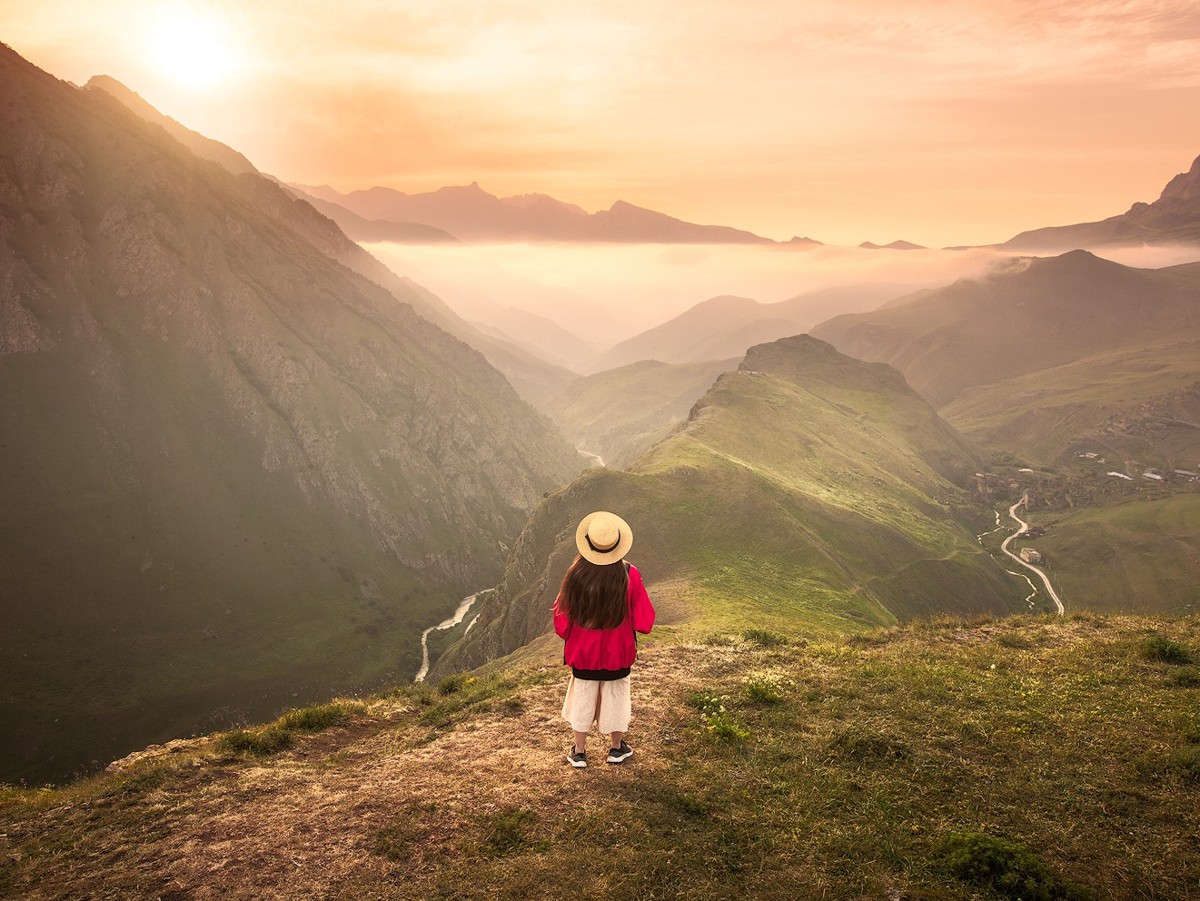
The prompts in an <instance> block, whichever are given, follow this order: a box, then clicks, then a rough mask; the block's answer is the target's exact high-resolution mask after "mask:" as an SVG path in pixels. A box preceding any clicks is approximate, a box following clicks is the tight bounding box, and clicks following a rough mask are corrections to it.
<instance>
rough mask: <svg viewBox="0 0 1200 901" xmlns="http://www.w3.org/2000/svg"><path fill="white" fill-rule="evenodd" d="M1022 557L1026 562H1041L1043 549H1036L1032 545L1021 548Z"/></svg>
mask: <svg viewBox="0 0 1200 901" xmlns="http://www.w3.org/2000/svg"><path fill="white" fill-rule="evenodd" d="M1021 559H1022V560H1024V561H1025V562H1026V563H1035V564H1040V563H1041V562H1042V554H1041V551H1035V550H1034V549H1033V548H1031V547H1023V548H1021Z"/></svg>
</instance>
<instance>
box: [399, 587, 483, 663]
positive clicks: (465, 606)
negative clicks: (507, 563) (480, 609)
mask: <svg viewBox="0 0 1200 901" xmlns="http://www.w3.org/2000/svg"><path fill="white" fill-rule="evenodd" d="M486 590H488V589H484V591H486ZM481 594H483V591H477V592H475V593H474V594H469V595H467V596H466V597H465V598H463V599H462V603H460V604H459V605H458V607H457V608H456V609H455V611H454V613H453V614H451V615H450V616H449V617H447V618H446V619H444V620H442V621H441V622H440V623H438V624H437V625H436V626H430V627H429V628H428V629H426V630H425V631H424V632H422V633H421V668H420V669H419V670H417V674H416V676H414V677H413V681H414V682H424V681H425V677H426V676H427V675H429V633H430V632H444V631H446V630H447V629H453V628H454V627H455V626H457V625H458V624H459V623H461V622H462V621H463V618H464V617H465V616H466V615H467V614H468V613H470V612H471V606H472V605H473V604H474V603H475V601H476V600H477V599H478V598H479V596H480V595H481ZM471 625H475V622H474V620H472V621H471Z"/></svg>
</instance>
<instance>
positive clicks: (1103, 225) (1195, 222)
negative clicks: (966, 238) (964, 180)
mask: <svg viewBox="0 0 1200 901" xmlns="http://www.w3.org/2000/svg"><path fill="white" fill-rule="evenodd" d="M1143 244H1150V245H1160V246H1161V245H1173V244H1188V245H1194V244H1200V156H1198V157H1196V159H1195V161H1194V162H1193V163H1192V166H1191V168H1190V169H1189V170H1188V171H1187V172H1182V173H1180V174H1179V175H1176V176H1175V177H1174V178H1173V179H1171V180H1170V181H1169V182H1168V183H1167V185H1166V187H1165V188H1163V191H1162V194H1161V195H1159V198H1158V199H1157V200H1155V201H1154V202H1153V203H1143V202H1138V203H1135V204H1134V205H1133V206H1131V207H1130V208H1129V209H1128V210H1127V211H1126V212H1124V213H1121V214H1120V215H1117V216H1110V217H1109V218H1107V219H1103V220H1101V221H1099V222H1082V223H1079V224H1077V225H1060V226H1054V227H1051V228H1037V229H1033V230H1032V231H1025V232H1021V233H1020V234H1019V235H1017V236H1016V237H1013V238H1010V239H1009V240H1008V241H1006V242H1004V243H1003V244H1001V245H1000V247H1001V248H1002V249H1005V250H1020V251H1038V252H1045V251H1062V250H1071V249H1077V248H1097V247H1109V246H1113V245H1126V246H1128V245H1132V246H1140V245H1143Z"/></svg>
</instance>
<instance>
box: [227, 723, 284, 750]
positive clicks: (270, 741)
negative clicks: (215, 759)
mask: <svg viewBox="0 0 1200 901" xmlns="http://www.w3.org/2000/svg"><path fill="white" fill-rule="evenodd" d="M291 746H292V733H291V732H289V731H288V730H287V729H284V728H283V727H281V726H279V725H270V726H265V727H263V728H262V729H234V730H233V731H232V732H226V733H225V734H224V735H222V736H221V737H220V738H218V739H217V750H218V751H224V752H226V753H229V754H252V755H254V756H255V757H266V756H268V755H271V754H277V753H279V752H280V751H284V750H286V749H288V748H290V747H291Z"/></svg>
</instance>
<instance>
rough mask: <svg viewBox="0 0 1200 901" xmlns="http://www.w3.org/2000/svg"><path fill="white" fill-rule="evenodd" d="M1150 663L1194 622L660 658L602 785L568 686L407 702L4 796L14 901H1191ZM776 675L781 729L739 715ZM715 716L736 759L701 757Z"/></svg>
mask: <svg viewBox="0 0 1200 901" xmlns="http://www.w3.org/2000/svg"><path fill="white" fill-rule="evenodd" d="M1152 634H1159V635H1163V636H1164V637H1166V638H1168V639H1169V640H1171V641H1173V642H1175V643H1176V644H1178V645H1179V646H1180V647H1183V648H1188V649H1191V650H1195V649H1197V648H1200V625H1198V624H1197V622H1196V621H1195V620H1194V619H1193V620H1185V621H1173V622H1163V621H1154V622H1152V621H1148V620H1140V619H1107V618H1103V617H1079V618H1075V619H1068V620H1067V621H1052V620H1043V619H1034V618H1028V619H1027V618H1020V619H1015V620H998V621H994V622H982V623H974V624H971V623H964V622H955V621H948V620H947V621H941V622H939V623H934V624H924V625H922V626H921V627H919V628H910V629H892V630H888V631H882V632H878V633H873V634H871V635H869V636H867V637H866V638H865V640H864V639H856V640H855V641H854V642H853V643H852V644H851V643H848V642H836V641H835V642H827V643H822V644H811V645H805V644H803V643H802V642H790V643H788V644H786V645H775V646H771V647H762V646H760V645H758V644H757V643H754V642H745V641H737V642H732V643H717V644H707V643H706V644H696V645H681V646H674V647H661V646H660V647H654V648H650V649H648V650H647V651H646V652H645V653H644V655H643V660H642V661H641V663H640V664H639V666H638V667H637V669H636V672H635V680H634V709H635V722H634V725H633V727H632V729H631V733H630V741H631V743H632V744H633V745H634V747H635V748H636V753H635V755H634V757H633V758H632V759H631V760H630V762H629V763H628V764H626V765H623V766H620V767H614V766H605V765H603V764H600V765H593V766H591V767H589V768H588V769H586V770H574V769H572V768H571V767H569V766H567V765H566V763H565V761H564V759H563V757H564V754H565V751H566V745H567V741H568V738H567V727H566V725H565V724H564V723H562V722H561V720H560V719H559V716H558V711H559V707H560V705H561V695H562V689H563V687H564V686H563V679H562V678H561V672H560V670H559V669H558V668H557V667H550V666H545V667H529V668H526V669H524V670H521V671H516V672H514V671H509V672H501V673H499V674H495V675H492V676H485V677H478V678H476V679H475V680H474V681H469V680H464V681H463V684H461V685H460V686H459V687H458V688H457V689H456V690H455V691H454V692H452V693H449V694H445V695H443V694H441V693H440V692H438V691H437V690H436V689H433V688H424V687H414V688H407V687H406V688H403V689H400V690H398V691H396V692H394V693H393V694H391V695H390V696H386V697H382V698H379V699H376V700H375V701H373V702H372V703H371V704H370V705H369V711H370V712H369V713H367V714H357V715H356V716H355V717H354V718H353V719H352V720H351V721H349V722H348V724H346V725H343V726H335V727H333V728H330V729H328V730H326V731H324V732H321V733H319V734H314V735H308V734H303V735H302V734H297V735H296V736H295V745H294V747H293V748H291V749H289V750H286V751H283V752H281V753H279V754H277V755H275V756H272V757H270V758H264V759H261V760H259V759H253V758H243V757H237V756H231V755H225V756H217V755H216V754H214V752H213V751H212V750H211V749H206V748H203V747H201V748H197V749H194V750H190V751H188V752H186V753H183V754H181V755H177V756H176V757H173V758H166V759H161V758H160V759H152V760H148V761H146V762H144V763H142V764H138V765H136V766H134V767H131V768H129V769H128V770H125V771H123V772H121V773H118V774H115V775H110V776H106V777H102V778H99V779H95V780H91V781H89V782H87V783H80V784H79V785H76V786H73V787H69V788H66V789H62V790H58V791H55V792H49V793H47V792H41V793H34V792H18V791H8V792H5V793H0V833H3V838H0V862H2V863H0V893H2V892H3V891H7V892H8V893H10V894H11V895H13V896H17V897H22V898H31V899H38V898H63V897H95V898H109V897H111V898H117V897H167V898H251V897H254V898H262V897H267V898H271V897H279V898H284V897H286V898H292V897H322V898H372V897H376V898H397V899H401V898H446V899H450V898H476V897H478V898H490V897H511V898H561V897H565V896H570V895H573V894H577V895H580V896H586V897H595V896H599V895H602V894H613V895H617V896H624V897H633V898H674V897H688V898H727V897H732V896H735V895H740V896H744V897H753V898H820V897H827V898H858V897H864V898H867V897H869V898H910V899H918V898H920V899H952V898H953V899H958V898H981V899H986V898H994V897H1001V896H1004V895H1003V892H1004V891H1008V888H1006V887H1011V886H1012V885H1019V884H1020V880H1021V879H1032V878H1033V876H1030V875H1029V874H1034V876H1036V878H1037V880H1040V881H1039V882H1038V885H1041V886H1042V887H1043V888H1045V887H1047V886H1048V887H1049V888H1046V891H1050V892H1051V894H1050V895H1048V897H1056V895H1054V894H1053V891H1057V890H1058V889H1056V888H1055V886H1058V887H1062V886H1066V887H1068V888H1067V889H1063V891H1067V890H1069V891H1070V892H1073V893H1075V894H1072V895H1071V897H1088V895H1089V893H1092V894H1094V895H1095V896H1097V897H1101V898H1162V899H1167V898H1170V899H1179V898H1187V897H1190V896H1192V895H1194V894H1195V893H1196V891H1197V886H1198V885H1200V854H1198V853H1197V850H1198V846H1197V841H1198V839H1197V836H1198V835H1200V804H1198V803H1197V801H1198V800H1200V775H1198V772H1200V767H1198V766H1197V760H1200V716H1198V715H1197V708H1198V701H1200V690H1198V689H1197V688H1196V687H1195V686H1191V685H1187V684H1181V683H1180V682H1179V680H1177V679H1175V678H1174V675H1175V674H1176V673H1177V672H1178V671H1179V670H1180V667H1178V666H1173V665H1171V664H1169V663H1163V662H1160V661H1155V660H1148V659H1147V658H1146V656H1145V655H1144V654H1143V653H1142V648H1143V647H1144V645H1145V641H1146V638H1147V637H1148V636H1150V635H1152ZM763 673H770V674H773V675H772V679H773V681H772V685H773V686H777V687H778V689H779V691H778V693H779V694H780V695H781V697H780V699H779V700H777V701H773V702H772V703H763V702H762V701H761V699H755V698H753V697H751V696H750V695H749V694H747V692H746V691H745V687H746V685H747V684H748V680H754V679H760V680H761V678H762V674H763ZM705 694H707V695H711V696H717V697H722V696H723V697H726V698H727V699H728V701H727V704H726V706H727V707H728V708H729V710H728V712H729V713H730V714H731V715H732V716H733V717H735V718H736V721H737V723H738V724H739V725H740V726H741V727H742V728H743V729H744V730H745V732H746V733H747V734H746V738H745V739H744V741H741V742H726V741H722V740H720V738H719V736H717V735H714V734H713V732H712V731H711V730H708V729H706V728H705V723H704V721H703V720H702V718H701V716H700V713H701V711H700V710H698V709H697V708H696V707H695V706H694V705H689V703H688V702H689V699H695V698H696V697H699V696H702V695H705ZM593 747H594V748H595V750H596V751H599V750H600V744H599V743H598V742H597V743H595V744H594V745H593ZM596 756H599V755H598V754H597V755H596ZM963 835H969V836H984V838H982V839H975V838H972V840H971V842H970V843H967V844H966V845H964V843H963V841H962V840H961V839H956V838H955V836H963ZM955 842H957V844H955ZM964 847H968V848H969V849H983V850H981V851H979V854H980V855H981V856H980V857H979V859H967V860H966V861H965V862H964V860H963V859H962V854H963V853H964V852H963V848H964ZM997 849H999V851H997ZM1014 849H1015V850H1014ZM985 852H986V855H990V856H984V855H985ZM1000 852H1003V853H1000ZM955 855H957V856H955ZM997 861H999V863H997ZM1005 861H1008V863H1005ZM1003 866H1009V867H1010V868H1012V872H1009V873H1007V874H1005V873H1003V872H1002V873H1000V874H999V875H998V876H996V877H995V880H994V881H992V882H988V881H986V880H985V881H979V880H981V879H984V877H980V876H978V875H970V874H978V873H980V872H986V873H990V872H991V870H990V869H988V868H989V867H991V868H995V867H1003ZM972 868H973V869H972ZM964 873H965V874H968V876H964V875H962V874H964ZM987 878H988V879H991V878H992V877H991V876H988V877H987ZM972 879H974V880H976V881H975V882H972V881H971V880H972ZM1005 880H1007V881H1005ZM988 886H992V887H991V888H989V887H988ZM996 892H1001V894H1000V895H997V894H996ZM1063 897H1066V895H1063Z"/></svg>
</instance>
